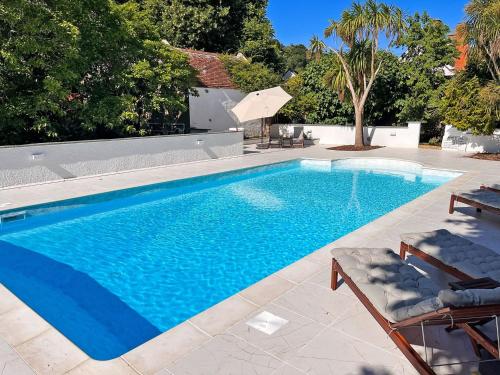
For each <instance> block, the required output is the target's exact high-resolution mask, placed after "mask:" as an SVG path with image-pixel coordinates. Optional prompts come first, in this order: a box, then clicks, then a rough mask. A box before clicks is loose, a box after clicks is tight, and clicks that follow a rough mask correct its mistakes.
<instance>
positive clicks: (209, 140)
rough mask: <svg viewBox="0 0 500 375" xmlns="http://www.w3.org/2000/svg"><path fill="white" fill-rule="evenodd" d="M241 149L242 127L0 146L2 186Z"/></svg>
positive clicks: (202, 157)
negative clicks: (153, 135) (154, 135)
mask: <svg viewBox="0 0 500 375" xmlns="http://www.w3.org/2000/svg"><path fill="white" fill-rule="evenodd" d="M242 154H243V133H242V132H241V131H240V132H225V133H201V134H186V135H175V136H174V135H172V136H158V137H143V138H121V139H112V140H100V141H81V142H61V143H42V144H35V145H23V146H11V147H9V146H8V147H0V187H8V186H14V185H24V184H29V183H38V182H47V181H54V180H60V179H65V178H73V177H81V176H89V175H98V174H103V173H113V172H119V171H125V170H132V169H139V168H149V167H156V166H162V165H169V164H177V163H186V162H192V161H198V160H206V159H216V158H223V157H231V156H239V155H242Z"/></svg>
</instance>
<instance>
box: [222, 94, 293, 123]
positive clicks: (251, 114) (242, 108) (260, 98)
mask: <svg viewBox="0 0 500 375" xmlns="http://www.w3.org/2000/svg"><path fill="white" fill-rule="evenodd" d="M290 99H292V97H291V96H290V95H288V94H287V93H286V92H285V90H283V89H282V88H281V87H279V86H277V87H273V88H271V89H266V90H260V91H254V92H251V93H250V94H248V95H247V96H245V97H244V98H243V99H242V100H241V102H239V103H238V104H236V106H234V108H233V109H231V111H232V112H233V113H234V114H235V115H236V117H237V118H238V120H239V121H240V122H245V121H251V120H257V119H262V118H267V117H273V116H274V115H275V114H276V112H278V111H279V110H280V108H281V107H283V106H284V105H285V104H286V103H287V102H288V101H289V100H290Z"/></svg>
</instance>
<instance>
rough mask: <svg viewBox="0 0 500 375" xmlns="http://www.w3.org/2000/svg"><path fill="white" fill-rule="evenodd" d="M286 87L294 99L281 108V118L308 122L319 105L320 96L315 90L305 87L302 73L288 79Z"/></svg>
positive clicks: (296, 121)
mask: <svg viewBox="0 0 500 375" xmlns="http://www.w3.org/2000/svg"><path fill="white" fill-rule="evenodd" d="M284 89H285V91H286V92H288V93H289V94H290V95H291V96H292V99H291V100H290V101H289V102H288V103H287V104H286V105H285V106H284V107H283V108H282V109H281V110H280V112H279V115H280V120H281V121H283V120H284V121H285V122H290V123H307V122H309V119H310V118H311V115H312V114H313V113H314V112H315V110H316V108H317V107H318V98H317V95H316V94H315V93H314V92H311V91H307V90H306V89H305V88H304V79H303V76H302V75H300V74H299V75H296V76H295V77H292V78H290V79H289V80H288V81H286V83H285V85H284Z"/></svg>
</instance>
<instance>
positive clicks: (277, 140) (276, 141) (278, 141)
mask: <svg viewBox="0 0 500 375" xmlns="http://www.w3.org/2000/svg"><path fill="white" fill-rule="evenodd" d="M268 143H269V148H271V147H273V146H278V147H280V148H281V147H283V139H282V138H281V137H279V138H272V137H269V140H268Z"/></svg>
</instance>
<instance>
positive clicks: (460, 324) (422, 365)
mask: <svg viewBox="0 0 500 375" xmlns="http://www.w3.org/2000/svg"><path fill="white" fill-rule="evenodd" d="M339 275H340V276H341V277H342V279H343V280H344V282H345V283H346V284H347V285H348V286H349V288H351V290H352V291H353V293H354V294H355V295H356V297H357V298H358V299H359V300H360V302H361V303H362V304H363V305H364V306H365V307H366V309H367V310H368V312H370V314H372V316H373V318H374V319H375V320H376V321H377V323H378V324H379V325H380V326H381V327H382V329H383V330H384V331H385V332H386V333H387V335H388V336H389V337H390V338H391V339H392V341H393V342H394V343H395V344H396V346H397V347H398V348H399V350H401V352H402V353H403V354H404V356H405V357H406V358H407V359H408V360H409V361H410V363H411V364H412V365H413V367H415V369H416V370H417V371H418V372H419V373H420V374H425V375H435V372H434V370H433V369H432V368H431V367H430V366H429V364H428V363H426V362H425V360H424V359H423V358H422V357H421V356H420V355H419V354H418V353H417V352H416V351H415V349H413V348H412V346H411V345H410V343H409V342H408V340H407V339H406V337H405V336H404V335H403V334H402V333H401V332H400V331H399V329H400V328H404V327H412V326H417V325H420V324H425V325H444V326H448V328H447V330H449V331H450V330H453V329H463V330H464V332H466V333H467V334H468V335H469V337H470V338H471V341H472V342H473V344H474V350H475V351H476V353H477V345H480V346H482V347H483V348H485V349H486V350H487V351H488V352H489V353H491V354H492V355H493V356H494V357H496V358H499V352H498V348H497V346H496V345H495V344H494V343H493V342H492V341H491V340H490V339H489V338H488V337H486V336H485V335H484V334H483V333H482V332H481V331H479V330H478V329H477V328H475V327H474V325H478V324H479V325H480V324H484V323H486V322H488V321H490V320H491V319H493V316H497V315H500V304H498V305H484V306H470V307H461V308H453V307H445V308H442V309H439V310H436V311H433V312H430V313H426V314H423V315H419V316H416V317H413V318H409V319H405V320H402V321H400V322H391V321H389V320H387V319H386V318H384V316H383V315H382V314H381V313H380V312H379V311H378V310H377V309H376V308H375V306H374V305H373V304H372V303H371V302H370V299H369V298H368V297H367V296H366V295H365V294H364V293H363V292H362V291H361V290H360V289H359V288H358V286H357V285H356V283H354V281H352V279H351V278H350V277H349V275H347V274H346V273H345V272H344V270H343V269H342V267H341V266H340V264H339V263H338V262H337V261H336V260H335V259H333V260H332V280H331V288H332V289H333V290H336V289H337V286H338V276H339ZM478 317H482V318H478ZM490 317H491V318H490ZM451 322H455V323H454V324H451Z"/></svg>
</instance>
